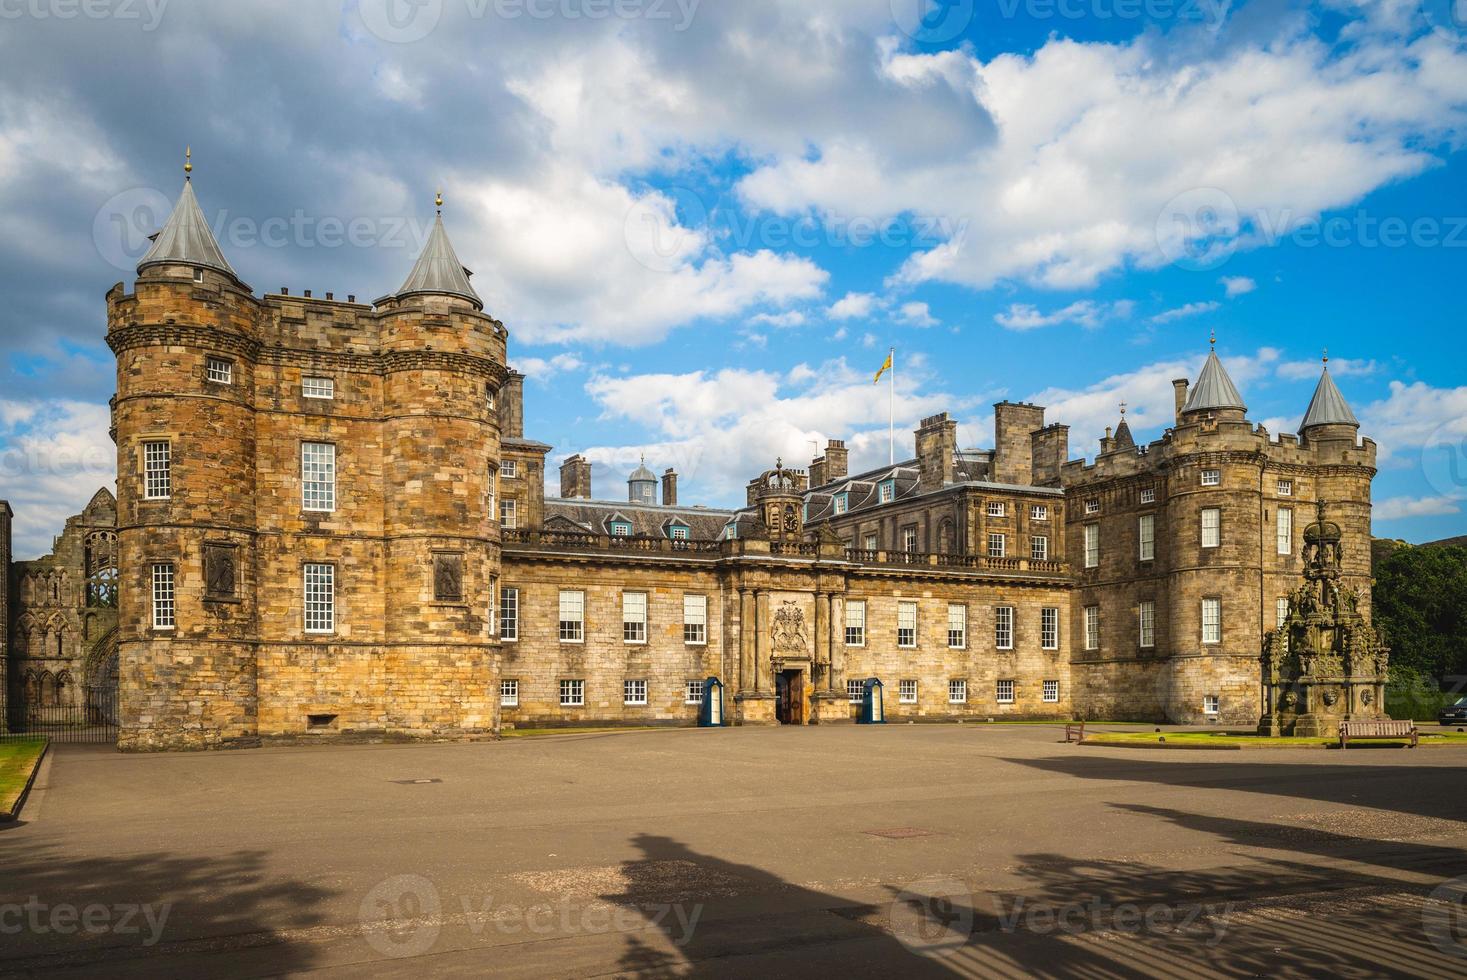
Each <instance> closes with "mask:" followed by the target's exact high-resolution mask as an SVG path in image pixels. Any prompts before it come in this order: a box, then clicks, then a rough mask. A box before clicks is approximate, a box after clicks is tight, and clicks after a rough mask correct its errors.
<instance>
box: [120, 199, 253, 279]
mask: <svg viewBox="0 0 1467 980" xmlns="http://www.w3.org/2000/svg"><path fill="white" fill-rule="evenodd" d="M170 263H179V264H182V265H197V266H203V267H204V268H206V269H213V270H214V271H216V272H222V273H224V274H225V275H227V276H230V277H232V278H234V279H236V280H237V279H239V276H237V275H235V272H234V270H233V269H232V268H230V266H229V263H228V262H227V261H226V260H225V258H224V253H223V252H221V251H219V243H218V242H216V241H215V240H214V233H213V232H212V231H210V230H209V222H208V221H206V220H205V219H204V212H203V211H201V210H200V209H199V201H198V198H196V197H194V185H193V182H192V181H188V180H185V181H184V182H183V193H181V194H179V195H178V203H177V204H175V205H173V213H172V214H170V215H169V216H168V221H167V222H166V223H165V224H164V225H163V230H162V231H160V232H158V234H157V235H156V236H154V238H153V247H152V248H150V249H148V254H147V255H144V256H143V260H142V261H141V262H139V263H138V272H142V271H143V270H144V269H145V268H147V267H148V266H150V265H164V264H170Z"/></svg>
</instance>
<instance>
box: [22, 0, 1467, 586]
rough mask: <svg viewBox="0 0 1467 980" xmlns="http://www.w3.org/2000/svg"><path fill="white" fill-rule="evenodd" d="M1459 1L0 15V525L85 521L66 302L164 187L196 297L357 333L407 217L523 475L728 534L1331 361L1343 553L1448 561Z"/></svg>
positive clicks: (482, 0)
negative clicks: (1019, 425) (638, 472)
mask: <svg viewBox="0 0 1467 980" xmlns="http://www.w3.org/2000/svg"><path fill="white" fill-rule="evenodd" d="M1464 135H1467V0H1420V2H1408V0H1364V2H1352V0H1321V2H1316V3H1303V2H1278V0H1234V2H1231V3H1229V2H1227V0H985V2H982V3H975V2H974V0H798V2H793V0H791V2H783V0H346V2H337V0H320V2H302V0H249V2H241V0H230V2H221V0H188V2H184V0H171V2H170V0H85V2H82V0H0V295H3V302H0V498H3V499H8V500H9V501H10V503H11V505H12V507H13V508H14V510H15V512H16V518H15V550H16V554H17V557H22V558H24V557H32V556H35V555H38V554H41V553H43V552H45V551H46V550H48V549H49V547H50V542H51V539H52V536H53V535H55V534H56V533H58V532H59V531H60V529H61V526H62V524H63V522H64V520H65V518H66V517H67V516H68V515H70V514H73V513H76V512H78V511H79V510H80V509H81V508H82V506H83V505H84V504H85V503H86V501H87V500H88V499H89V498H90V497H91V495H92V494H93V493H94V492H95V491H96V488H97V487H99V486H103V485H111V484H112V481H113V479H114V465H115V451H114V449H113V447H112V445H111V442H110V440H109V438H108V435H107V427H108V408H107V400H108V398H109V397H110V395H111V394H112V392H113V390H114V382H113V370H114V368H113V361H112V357H111V355H110V353H109V351H108V349H107V347H106V344H105V342H104V339H103V338H104V333H105V304H104V300H103V297H104V295H105V293H106V292H107V290H108V289H109V288H111V287H112V285H113V284H114V283H116V282H118V281H125V282H127V283H129V284H130V283H131V281H132V279H133V276H134V271H133V270H134V268H135V265H136V262H137V260H138V258H139V257H140V256H141V254H142V252H143V251H145V248H146V244H147V235H149V234H151V233H152V232H154V231H156V230H157V229H158V228H159V227H160V226H161V224H162V222H163V220H164V219H165V218H166V216H167V212H168V210H169V208H170V207H171V204H172V202H173V201H174V200H175V199H176V197H177V195H178V192H179V189H180V187H181V185H182V178H183V174H182V169H181V167H182V162H183V160H182V157H183V150H184V147H185V146H186V145H187V146H191V147H192V151H193V162H194V165H195V169H194V171H193V181H194V187H195V191H196V193H197V195H198V197H199V200H200V203H201V205H202V207H203V209H204V211H205V214H206V216H207V217H208V219H209V220H210V222H211V224H212V225H213V226H214V228H215V230H216V237H217V238H218V239H219V242H220V245H221V247H222V249H223V251H224V253H225V255H226V256H227V257H228V259H229V261H230V262H231V263H232V264H233V266H234V268H235V270H236V271H237V272H238V273H239V274H240V276H241V278H243V279H244V280H245V281H246V282H248V283H250V284H251V285H252V286H253V287H254V289H255V290H256V292H257V294H263V293H264V292H267V291H269V292H274V291H276V290H278V289H279V288H280V287H281V286H288V287H290V288H291V289H292V290H302V289H313V290H314V291H315V292H316V295H318V296H319V295H322V294H324V293H325V292H326V291H328V290H331V291H334V292H335V293H336V295H337V296H343V295H345V294H347V293H354V294H356V295H358V296H359V297H362V298H373V297H377V296H381V295H384V294H388V293H390V292H392V291H393V290H395V289H396V288H397V286H398V285H399V284H400V283H401V282H402V280H403V278H405V277H406V275H407V272H408V270H409V269H410V268H411V266H412V262H413V259H414V258H415V256H416V254H417V251H418V249H419V247H420V246H421V244H422V242H423V239H424V237H425V235H426V232H427V230H428V228H429V227H430V224H431V221H432V216H433V195H434V192H435V191H437V190H439V189H441V190H442V192H443V195H444V199H445V204H444V209H443V215H444V220H445V222H446V224H447V227H448V230H449V234H450V237H451V238H452V240H453V242H454V245H455V247H456V249H457V251H458V253H459V256H460V258H461V259H462V260H463V262H464V263H465V265H467V266H468V267H469V268H470V269H472V270H473V271H474V273H475V276H474V280H473V281H474V284H475V287H476V288H477V290H478V291H479V293H480V294H481V295H482V296H483V297H484V300H485V306H486V310H487V311H488V312H489V313H491V314H492V315H493V316H495V317H497V318H498V319H500V320H502V321H503V322H504V323H505V325H506V326H507V327H508V328H509V331H510V349H511V353H510V361H511V365H512V366H513V367H515V368H517V369H518V370H520V371H523V372H524V373H525V374H526V375H528V381H527V384H526V388H525V403H526V404H525V417H526V429H527V432H526V434H527V435H528V436H529V437H531V438H536V439H540V440H542V441H544V442H548V443H551V444H552V445H554V446H555V450H554V452H553V454H552V456H551V459H550V467H549V469H550V474H551V482H552V488H551V489H552V492H554V490H555V489H556V486H555V485H554V484H555V482H556V480H555V473H556V469H557V467H558V464H559V462H560V461H561V460H562V459H564V458H565V457H566V456H569V455H571V454H573V453H582V454H584V455H586V456H588V457H589V458H590V459H591V460H592V461H593V464H594V468H595V475H594V480H595V487H596V493H597V496H598V497H603V498H608V497H609V498H613V499H621V498H623V495H624V494H625V483H624V481H625V479H626V475H627V473H628V472H629V471H630V470H631V469H633V468H634V467H635V466H636V463H637V460H638V459H639V458H640V457H641V456H642V455H643V454H645V455H646V458H647V462H648V464H649V465H651V466H653V467H654V468H655V469H657V470H658V471H659V472H660V471H661V470H662V469H663V468H666V467H675V468H676V469H677V470H678V471H679V473H680V475H681V486H680V496H681V497H682V498H683V500H684V501H696V502H701V503H705V504H708V505H728V504H737V503H739V502H741V500H742V497H743V486H744V484H745V483H746V482H747V480H748V479H750V478H751V477H753V476H754V475H756V474H757V473H759V472H761V471H763V470H765V469H767V468H769V467H770V466H772V465H773V464H774V461H775V459H776V458H779V457H782V458H783V459H784V460H785V461H786V462H787V463H791V464H794V465H805V464H806V463H807V462H808V460H809V459H810V458H811V456H812V455H814V451H815V449H816V447H817V446H823V445H824V442H825V440H826V439H829V438H843V439H845V440H846V441H847V443H848V445H849V446H850V447H851V450H852V460H851V465H852V467H853V469H860V468H867V467H871V466H876V465H880V464H883V463H884V462H885V461H886V458H887V453H888V445H887V438H888V437H887V429H888V411H889V403H888V391H887V388H886V384H885V381H884V380H883V383H882V384H881V385H880V386H877V385H873V384H872V376H873V375H874V374H875V372H876V369H877V368H878V367H879V366H880V365H881V363H882V361H883V360H884V358H885V356H886V352H887V349H888V348H890V347H895V348H896V352H897V353H896V368H897V370H896V387H895V399H894V413H895V418H896V428H897V432H898V444H897V454H898V456H899V457H902V456H910V455H911V453H912V435H911V432H912V429H913V428H914V426H915V424H916V422H917V421H918V420H919V419H921V418H923V417H925V416H927V415H931V414H934V413H936V412H940V411H948V412H950V413H951V414H952V415H953V417H954V418H956V419H957V420H958V421H959V438H960V440H961V441H962V443H963V444H964V445H965V446H975V447H990V446H991V445H992V440H993V435H992V405H993V403H994V402H995V401H998V400H1001V399H1005V398H1008V399H1013V400H1023V401H1030V402H1036V403H1039V404H1042V405H1045V406H1046V407H1047V408H1048V410H1049V411H1048V416H1047V420H1048V421H1051V422H1053V421H1059V422H1064V423H1067V424H1068V425H1070V426H1071V432H1070V435H1071V440H1070V445H1071V456H1072V457H1075V458H1078V457H1081V456H1086V457H1093V456H1094V454H1095V452H1096V450H1097V448H1098V444H1097V440H1098V439H1099V438H1100V436H1101V435H1102V434H1103V431H1104V428H1105V427H1106V426H1108V425H1115V424H1116V422H1117V421H1118V420H1119V417H1120V405H1121V403H1122V402H1125V403H1126V405H1127V406H1128V410H1127V418H1128V420H1129V422H1130V425H1131V427H1132V429H1133V431H1134V432H1135V435H1136V438H1137V440H1138V442H1141V441H1149V440H1152V439H1156V438H1159V437H1160V436H1161V433H1162V431H1163V430H1164V429H1165V427H1166V426H1167V425H1168V424H1169V423H1170V421H1171V419H1172V387H1171V380H1172V379H1173V378H1178V377H1184V376H1190V377H1193V378H1195V376H1196V372H1197V370H1198V368H1199V367H1200V366H1201V363H1202V360H1203V358H1204V357H1205V356H1206V353H1207V350H1208V343H1209V334H1210V333H1212V332H1215V334H1216V338H1217V340H1216V343H1217V350H1218V353H1219V355H1220V356H1221V357H1222V358H1223V359H1224V363H1225V364H1226V365H1227V367H1228V369H1229V371H1230V372H1231V373H1232V376H1233V378H1234V380H1235V381H1236V383H1237V384H1238V386H1239V388H1240V389H1241V391H1242V392H1243V395H1244V397H1245V399H1246V401H1247V403H1248V406H1249V417H1250V418H1251V419H1253V420H1254V421H1255V422H1257V423H1259V424H1262V425H1264V426H1266V427H1267V428H1268V430H1269V431H1270V432H1271V433H1278V432H1288V431H1293V430H1294V429H1296V428H1297V426H1298V422H1299V420H1300V418H1301V417H1302V415H1303V413H1304V411H1305V409H1306V407H1307V406H1308V402H1309V398H1310V395H1311V394H1312V392H1313V390H1314V386H1315V384H1316V382H1317V380H1318V377H1319V372H1320V369H1321V359H1322V356H1323V352H1324V350H1325V349H1326V348H1327V349H1328V351H1329V356H1330V369H1331V371H1332V373H1333V374H1334V376H1335V378H1336V380H1337V382H1338V383H1339V386H1340V388H1341V389H1342V391H1343V392H1344V394H1345V396H1346V398H1347V399H1348V400H1349V401H1350V403H1351V405H1352V406H1353V407H1354V410H1355V412H1356V414H1357V415H1358V416H1359V417H1360V420H1361V423H1362V432H1363V434H1364V435H1366V436H1368V437H1369V438H1372V439H1374V440H1375V441H1376V442H1377V443H1378V444H1379V452H1380V460H1379V466H1380V473H1379V476H1378V477H1377V479H1376V483H1375V501H1376V509H1375V532H1376V534H1377V535H1380V536H1387V537H1399V538H1404V539H1406V540H1410V541H1425V540H1433V539H1437V538H1442V537H1446V536H1450V535H1455V534H1461V533H1464V532H1467V517H1464V506H1467V367H1464V358H1463V357H1462V356H1461V354H1460V353H1459V351H1460V348H1461V341H1460V337H1459V334H1460V331H1461V330H1462V328H1463V326H1464V320H1467V318H1464V315H1463V314H1464V312H1467V299H1464V290H1463V285H1464V283H1467V154H1463V153H1462V152H1461V151H1462V146H1463V140H1464Z"/></svg>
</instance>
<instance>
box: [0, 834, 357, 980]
mask: <svg viewBox="0 0 1467 980" xmlns="http://www.w3.org/2000/svg"><path fill="white" fill-rule="evenodd" d="M265 858H266V855H265V854H264V853H263V852H260V851H237V852H235V853H233V854H226V855H221V856H219V857H216V858H211V859H208V860H197V859H193V858H180V857H176V856H174V855H170V854H167V853H154V854H142V855H137V856H130V857H127V858H89V859H75V858H72V857H69V856H68V855H67V854H66V852H65V851H64V850H58V849H55V848H44V847H43V848H32V849H30V850H29V851H27V852H26V853H24V854H21V853H10V854H7V855H5V856H4V858H0V865H3V871H0V930H3V931H4V933H5V935H4V936H3V942H0V973H3V974H7V975H8V974H10V973H11V972H12V971H26V972H30V971H36V972H51V971H54V970H58V969H64V968H67V967H85V966H88V965H90V967H91V969H97V968H98V967H99V965H100V964H104V963H105V964H108V965H109V966H108V967H106V969H108V970H109V971H111V970H115V969H118V968H120V967H121V965H123V964H124V963H126V962H127V961H129V960H132V959H135V958H138V959H144V960H146V961H148V962H151V964H152V966H151V967H150V968H149V969H150V970H156V969H163V970H165V972H166V967H161V966H160V963H166V962H167V961H168V958H169V956H171V955H177V954H179V953H204V954H208V953H212V952H218V953H226V954H227V953H228V952H229V951H230V950H236V951H237V950H240V949H245V948H254V947H273V948H272V949H271V951H270V963H271V967H272V970H278V971H280V972H284V971H289V970H299V969H304V968H307V967H309V966H311V963H312V959H313V953H312V950H311V947H309V946H306V945H300V944H286V943H282V942H279V941H278V940H277V938H276V932H277V930H279V929H282V928H290V929H295V928H301V927H309V926H312V925H316V924H318V923H320V922H321V921H322V916H321V913H320V912H319V911H318V907H319V905H320V904H321V903H322V902H323V901H324V900H325V899H326V898H327V897H329V895H330V893H329V892H327V891H325V890H324V889H321V888H318V887H316V886H314V885H310V884H306V883H304V882H300V881H281V880H279V879H278V878H274V879H272V878H270V877H267V876H266V874H265V872H264V867H265ZM267 922H268V923H271V924H272V925H268V926H267V925H265V923H267Z"/></svg>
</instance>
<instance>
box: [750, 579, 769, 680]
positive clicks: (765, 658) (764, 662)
mask: <svg viewBox="0 0 1467 980" xmlns="http://www.w3.org/2000/svg"><path fill="white" fill-rule="evenodd" d="M768 626H769V593H768V592H766V591H764V590H763V589H759V590H757V591H756V592H755V593H754V639H755V643H754V689H755V690H756V691H765V692H769V693H773V692H774V679H773V678H772V677H771V676H770V673H769V671H770V665H769V630H768Z"/></svg>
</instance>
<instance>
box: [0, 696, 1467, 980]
mask: <svg viewBox="0 0 1467 980" xmlns="http://www.w3.org/2000/svg"><path fill="white" fill-rule="evenodd" d="M1059 736H1060V729H1059V728H1058V727H1056V726H1018V725H1016V726H971V725H964V726H957V725H951V726H887V727H884V728H866V727H853V726H847V727H839V728H828V727H827V728H813V729H734V730H726V731H698V730H678V731H659V732H644V733H618V734H606V735H576V736H561V737H556V738H546V739H518V740H508V741H504V742H501V743H495V744H483V743H481V744H439V745H405V746H395V745H377V746H338V747H331V748H276V749H266V750H258V751H241V752H228V753H212V754H177V755H172V754H170V755H119V754H116V753H112V752H104V751H100V750H97V749H91V748H89V747H82V746H75V747H71V746H62V747H59V750H58V751H56V752H54V753H52V754H51V756H50V759H49V761H48V762H47V763H46V765H45V766H44V767H43V770H42V772H41V774H40V776H39V778H38V780H37V783H36V788H35V791H34V792H33V795H32V798H31V800H30V802H29V803H28V804H27V809H26V811H25V812H24V813H23V814H22V819H21V820H20V821H19V822H18V823H16V824H13V825H9V827H8V829H3V830H0V865H3V867H4V868H5V873H4V874H3V875H0V930H4V941H3V943H0V974H5V973H9V972H11V971H27V970H44V971H46V972H48V973H50V974H53V975H62V976H66V975H78V976H80V975H89V974H95V973H98V972H106V973H107V974H108V975H111V976H124V977H126V976H139V977H141V976H156V975H159V974H160V973H161V974H164V975H183V974H195V975H196V974H199V973H203V972H207V973H209V974H211V975H235V976H252V975H259V974H264V973H280V972H301V973H309V972H314V971H320V972H322V973H326V974H331V973H339V974H340V975H343V976H345V975H354V974H357V973H359V972H360V971H361V970H362V969H363V968H364V965H366V964H371V969H372V970H373V972H374V973H376V974H381V975H388V976H392V975H401V976H421V975H423V974H424V973H427V972H430V971H437V972H474V973H481V972H487V971H493V972H494V973H495V974H497V975H505V976H527V977H528V976H546V975H553V976H570V975H576V976H583V975H597V974H601V973H631V974H649V973H663V972H672V973H679V972H700V973H714V974H720V975H753V974H759V975H776V976H779V975H791V976H793V975H796V974H805V975H808V974H809V973H810V971H812V970H820V969H828V968H831V967H839V968H841V969H843V970H845V971H847V972H849V973H851V974H852V975H857V976H861V975H884V974H890V973H892V972H895V971H902V972H904V973H911V974H919V975H921V974H927V973H932V974H945V973H953V974H959V975H966V974H974V973H984V974H992V973H998V974H1004V973H1012V974H1022V973H1032V972H1035V971H1042V970H1057V969H1061V968H1065V969H1068V970H1083V969H1089V970H1092V971H1094V970H1145V971H1149V972H1154V971H1156V970H1159V969H1163V968H1172V969H1174V968H1175V966H1176V964H1178V963H1185V964H1188V965H1190V966H1192V967H1195V968H1198V969H1208V970H1210V971H1216V972H1221V973H1225V974H1229V975H1232V974H1239V973H1263V972H1268V973H1274V974H1281V975H1285V974H1288V973H1290V972H1294V973H1304V972H1308V971H1313V970H1316V969H1318V968H1319V965H1320V964H1321V963H1328V964H1330V969H1332V970H1334V971H1336V972H1350V971H1362V972H1363V971H1367V970H1368V971H1370V972H1372V973H1380V974H1392V973H1394V974H1400V975H1407V974H1411V975H1421V974H1432V975H1455V974H1467V948H1464V947H1463V946H1462V945H1460V944H1459V943H1458V942H1457V940H1456V934H1455V933H1454V932H1453V924H1454V922H1455V920H1454V919H1452V918H1451V916H1450V915H1449V914H1448V913H1449V912H1451V911H1452V910H1451V908H1450V907H1449V904H1445V903H1450V902H1452V901H1454V900H1455V899H1456V898H1460V892H1456V891H1452V890H1451V889H1450V888H1449V889H1447V890H1445V891H1442V892H1441V893H1440V894H1439V895H1438V898H1437V899H1431V898H1429V895H1430V893H1431V892H1432V891H1433V889H1436V888H1438V886H1440V885H1441V884H1442V883H1443V881H1444V880H1448V879H1451V878H1454V877H1455V876H1458V875H1467V823H1464V822H1463V820H1462V814H1464V813H1467V780H1464V779H1463V770H1464V767H1467V748H1455V747H1451V748H1434V749H1429V750H1417V751H1414V752H1413V751H1409V750H1400V749H1362V750H1359V751H1351V752H1348V753H1341V752H1338V751H1321V750H1307V749H1297V750H1296V749H1282V750H1267V751H1264V750H1257V751H1247V752H1236V751H1235V752H1222V751H1188V752H1171V751H1155V750H1136V749H1123V748H1096V747H1089V746H1087V747H1083V748H1082V747H1078V746H1074V745H1064V744H1060V743H1059V742H1058V738H1059ZM1301 913H1303V914H1301Z"/></svg>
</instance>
